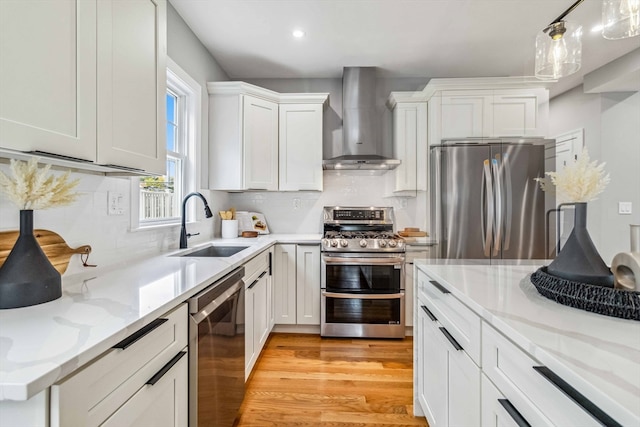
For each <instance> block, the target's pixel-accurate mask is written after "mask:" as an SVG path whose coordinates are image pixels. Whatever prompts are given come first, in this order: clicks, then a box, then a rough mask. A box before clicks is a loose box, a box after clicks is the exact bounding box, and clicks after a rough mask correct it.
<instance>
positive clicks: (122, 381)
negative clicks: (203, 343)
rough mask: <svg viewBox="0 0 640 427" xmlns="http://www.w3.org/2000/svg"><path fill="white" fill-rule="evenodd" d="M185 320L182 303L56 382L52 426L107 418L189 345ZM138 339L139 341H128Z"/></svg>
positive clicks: (185, 312)
mask: <svg viewBox="0 0 640 427" xmlns="http://www.w3.org/2000/svg"><path fill="white" fill-rule="evenodd" d="M164 319H166V320H164ZM187 319H188V311H187V306H186V304H181V305H180V306H179V307H178V308H176V309H174V310H173V311H171V312H169V313H167V314H166V315H164V316H162V317H161V318H159V319H158V320H160V322H158V323H157V326H156V327H155V328H154V329H151V330H146V331H145V328H146V327H145V328H142V329H141V330H139V331H138V332H135V333H134V334H132V335H130V336H129V337H128V338H127V339H125V340H123V341H121V342H120V343H119V344H123V345H122V347H126V348H122V349H119V348H115V346H114V348H112V349H111V350H109V351H107V352H106V353H105V354H104V355H103V356H101V357H100V358H99V359H97V360H96V361H94V362H93V363H91V364H89V365H88V366H86V367H85V368H83V369H81V370H80V371H78V372H77V373H75V374H73V375H72V376H70V377H68V378H66V379H65V380H63V381H62V382H60V383H58V384H56V385H54V386H52V387H51V399H52V405H51V407H52V417H51V418H52V419H51V425H52V426H53V427H55V426H58V425H59V426H70V425H86V426H93V425H99V424H100V423H101V422H103V421H104V420H105V419H106V418H107V417H109V416H110V415H111V414H112V413H113V412H114V411H115V410H116V409H118V408H119V407H120V406H121V405H122V404H123V403H124V402H125V401H127V400H128V399H129V398H130V397H131V396H132V395H133V394H134V393H135V392H136V391H137V390H138V389H140V387H141V386H142V385H143V384H144V383H145V382H146V381H147V380H149V378H151V377H152V376H153V375H155V374H156V373H157V372H158V371H159V370H160V369H161V368H162V367H163V366H164V365H165V364H167V363H168V362H169V361H170V360H171V359H172V358H173V357H174V356H175V355H176V354H177V353H178V352H179V351H180V350H182V349H183V348H184V347H186V346H187V343H188V332H187ZM152 324H154V322H152V323H151V324H150V325H152ZM140 332H142V333H140ZM144 332H146V334H145V333H144ZM136 337H139V339H137V340H133V339H131V340H130V339H129V338H136Z"/></svg>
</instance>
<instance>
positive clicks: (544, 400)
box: [482, 325, 616, 427]
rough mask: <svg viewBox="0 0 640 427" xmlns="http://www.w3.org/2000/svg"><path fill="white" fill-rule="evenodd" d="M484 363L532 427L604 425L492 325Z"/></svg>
mask: <svg viewBox="0 0 640 427" xmlns="http://www.w3.org/2000/svg"><path fill="white" fill-rule="evenodd" d="M482 360H483V363H484V366H483V370H484V372H485V373H486V375H487V376H488V377H489V378H490V379H491V381H493V383H494V384H495V385H496V386H497V387H498V389H499V390H500V392H501V393H502V394H503V395H504V397H505V398H507V399H508V400H509V401H510V402H511V403H512V404H513V406H514V407H515V408H516V409H517V410H518V412H520V414H522V416H523V417H524V418H525V419H526V420H527V421H528V422H529V423H530V424H531V425H556V426H567V427H568V426H582V427H584V426H599V425H601V424H600V423H599V422H598V420H596V419H595V418H594V417H592V416H591V415H590V414H589V413H587V412H586V411H585V410H583V409H582V408H581V407H580V406H578V404H576V403H575V402H574V401H573V400H572V399H571V398H570V397H569V396H568V395H567V394H566V393H565V392H563V391H562V390H560V389H559V388H558V387H557V386H555V385H554V384H552V383H551V382H550V381H549V380H547V379H546V378H545V377H544V376H543V375H541V374H540V373H539V372H537V370H536V369H534V366H535V367H539V366H540V365H541V364H540V363H538V362H537V361H536V360H534V359H533V358H531V357H530V356H529V355H528V354H526V353H525V352H524V351H522V350H520V349H519V348H518V347H516V346H515V345H514V344H513V343H511V342H510V341H509V340H507V339H506V338H505V337H504V336H503V335H502V334H500V333H499V332H498V331H496V330H495V329H493V328H492V327H491V326H489V325H485V327H484V328H483V330H482ZM543 414H544V415H543ZM604 416H605V417H606V414H604ZM609 421H613V420H609ZM603 424H605V425H616V424H615V422H614V421H613V424H610V423H609V422H608V421H603Z"/></svg>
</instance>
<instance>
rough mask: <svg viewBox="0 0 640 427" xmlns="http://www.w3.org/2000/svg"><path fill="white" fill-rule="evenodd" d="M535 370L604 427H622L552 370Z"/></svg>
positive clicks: (540, 367) (536, 368) (540, 368)
mask: <svg viewBox="0 0 640 427" xmlns="http://www.w3.org/2000/svg"><path fill="white" fill-rule="evenodd" d="M533 369H535V370H536V372H537V373H539V374H540V375H542V376H543V377H544V378H545V379H546V380H547V381H549V382H550V383H551V384H553V385H554V386H556V387H557V388H558V389H560V391H562V392H563V393H564V394H566V395H567V396H568V397H569V398H570V399H571V400H573V401H574V402H575V403H576V404H577V405H578V406H580V407H581V408H582V409H584V410H585V411H587V412H588V413H589V414H590V415H591V416H592V417H593V418H595V419H596V420H598V421H599V422H600V423H601V424H602V425H603V426H607V427H622V425H621V424H620V423H618V422H616V420H614V419H613V418H611V417H610V416H609V415H607V414H606V413H605V412H604V411H603V410H602V409H600V408H598V406H596V404H595V403H593V402H592V401H590V400H589V399H587V398H586V397H585V396H584V395H583V394H582V393H580V392H579V391H578V390H576V389H575V388H573V387H572V386H571V385H570V384H569V383H568V382H566V381H565V380H563V379H562V378H560V376H558V375H556V373H555V372H553V371H552V370H551V369H549V368H547V367H546V366H534V367H533Z"/></svg>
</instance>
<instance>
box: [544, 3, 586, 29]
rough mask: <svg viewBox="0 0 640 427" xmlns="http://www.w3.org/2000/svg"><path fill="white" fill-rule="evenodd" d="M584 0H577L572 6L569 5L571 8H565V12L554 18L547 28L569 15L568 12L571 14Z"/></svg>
mask: <svg viewBox="0 0 640 427" xmlns="http://www.w3.org/2000/svg"><path fill="white" fill-rule="evenodd" d="M583 1H584V0H578V1H576V2H575V3H574V4H572V5H571V6H569V9H567V10H565V11H564V12H562V14H561V15H560V16H558V17H557V18H556V19H554V20H553V22H551V23H550V24H549V25H547V28H548V27H550V26H552V25H553V24H557V23H558V22H560V21H562V19H563V18H564V17H565V16H567V15H568V14H570V13H571V12H573V10H574V9H575V8H576V7H578V6H579V5H580V3H582V2H583Z"/></svg>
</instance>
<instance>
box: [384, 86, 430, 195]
mask: <svg viewBox="0 0 640 427" xmlns="http://www.w3.org/2000/svg"><path fill="white" fill-rule="evenodd" d="M387 106H388V107H389V108H391V109H392V120H393V152H394V157H395V158H397V159H399V160H400V161H401V162H402V163H400V165H399V166H398V167H397V168H395V169H394V171H393V178H394V182H393V185H392V188H393V189H392V194H391V195H395V196H415V192H416V191H426V188H427V173H426V168H427V154H426V150H427V118H428V117H427V98H426V97H424V96H423V97H420V96H418V95H417V94H415V93H413V92H392V93H391V96H390V97H389V99H388V100H387Z"/></svg>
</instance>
